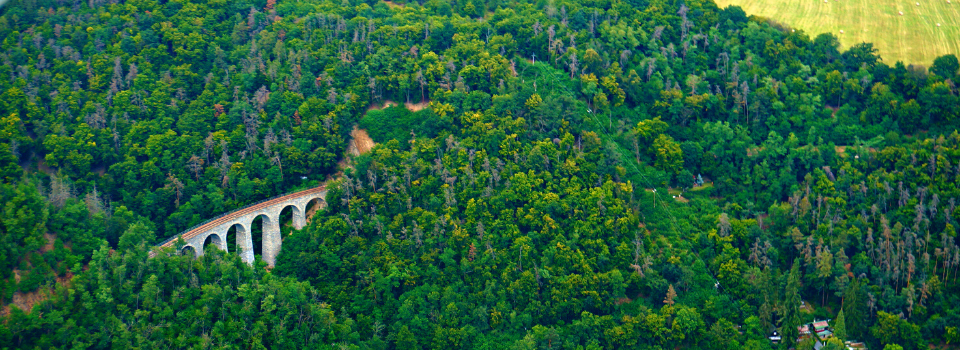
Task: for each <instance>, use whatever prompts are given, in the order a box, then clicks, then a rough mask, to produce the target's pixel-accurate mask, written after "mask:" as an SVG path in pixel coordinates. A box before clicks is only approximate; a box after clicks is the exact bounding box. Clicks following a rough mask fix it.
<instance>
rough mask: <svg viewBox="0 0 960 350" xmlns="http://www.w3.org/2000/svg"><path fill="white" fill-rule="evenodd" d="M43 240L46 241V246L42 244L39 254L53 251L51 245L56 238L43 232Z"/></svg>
mask: <svg viewBox="0 0 960 350" xmlns="http://www.w3.org/2000/svg"><path fill="white" fill-rule="evenodd" d="M43 238H44V239H46V240H47V244H44V245H43V247H40V252H41V253H46V252H49V251H51V250H53V243H54V242H56V241H57V236H54V235H53V234H52V233H50V232H44V233H43Z"/></svg>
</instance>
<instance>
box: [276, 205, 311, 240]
mask: <svg viewBox="0 0 960 350" xmlns="http://www.w3.org/2000/svg"><path fill="white" fill-rule="evenodd" d="M278 223H279V224H280V233H281V235H282V236H283V237H286V236H288V235H290V234H292V233H293V231H295V230H298V229H301V228H303V225H304V224H305V223H304V221H303V210H302V209H301V208H300V207H298V206H296V205H293V204H291V205H287V206H285V207H283V209H281V210H280V215H279V216H278Z"/></svg>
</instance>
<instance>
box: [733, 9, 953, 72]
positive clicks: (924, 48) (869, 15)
mask: <svg viewBox="0 0 960 350" xmlns="http://www.w3.org/2000/svg"><path fill="white" fill-rule="evenodd" d="M947 1H948V0H899V1H898V0H869V1H868V0H826V1H824V0H717V5H718V6H720V7H721V8H722V7H726V6H728V5H736V6H740V7H741V8H743V10H744V11H745V12H746V13H747V14H748V15H757V16H762V17H766V18H769V19H772V20H774V21H777V22H781V23H784V24H786V25H789V26H791V27H794V28H797V29H803V30H804V31H806V32H807V34H809V35H810V38H811V39H813V38H814V37H816V36H817V35H819V34H820V33H833V34H834V35H836V36H837V37H838V38H840V44H841V47H842V48H841V49H846V48H849V47H851V46H853V45H855V44H858V43H861V42H868V43H873V45H874V47H875V48H877V49H878V50H879V53H880V57H882V58H883V61H884V62H885V63H886V64H888V65H891V66H893V65H894V63H896V62H897V61H903V63H904V64H907V65H909V64H922V65H925V66H930V65H931V64H932V63H933V60H934V59H935V58H937V57H939V56H943V55H946V54H955V55H960V0H951V3H948V2H947ZM901 13H902V15H901ZM938 24H939V26H938ZM841 30H842V31H843V33H841V32H840V31H841Z"/></svg>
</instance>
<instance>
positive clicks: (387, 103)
mask: <svg viewBox="0 0 960 350" xmlns="http://www.w3.org/2000/svg"><path fill="white" fill-rule="evenodd" d="M397 105H398V104H397V103H396V102H393V101H390V100H383V101H381V102H380V103H374V102H371V103H370V105H369V106H367V112H369V111H372V110H378V109H384V108H387V107H392V106H397Z"/></svg>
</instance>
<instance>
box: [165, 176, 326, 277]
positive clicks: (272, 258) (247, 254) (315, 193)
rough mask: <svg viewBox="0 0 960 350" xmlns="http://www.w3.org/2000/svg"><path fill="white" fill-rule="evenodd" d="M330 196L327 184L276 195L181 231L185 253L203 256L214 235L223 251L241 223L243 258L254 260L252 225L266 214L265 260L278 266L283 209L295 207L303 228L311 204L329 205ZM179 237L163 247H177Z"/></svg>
mask: <svg viewBox="0 0 960 350" xmlns="http://www.w3.org/2000/svg"><path fill="white" fill-rule="evenodd" d="M326 195H327V189H326V186H320V187H316V188H312V189H309V190H304V191H300V192H296V193H291V194H288V195H285V196H282V197H278V198H274V199H271V200H268V201H265V202H263V203H258V204H254V205H251V206H249V207H246V208H242V209H239V210H236V211H234V212H231V213H229V214H227V215H224V216H222V217H220V218H217V219H215V220H211V221H209V222H207V223H204V224H202V225H200V226H199V227H196V228H194V229H192V230H189V231H187V232H183V233H181V234H180V235H179V236H181V237H183V240H184V241H185V242H186V244H185V245H184V246H183V247H181V248H180V251H181V252H187V251H192V252H193V253H194V254H196V256H201V255H203V248H204V247H203V243H204V242H206V240H207V238H208V237H209V238H210V242H211V244H213V245H215V246H216V247H218V248H219V249H221V250H224V251H226V250H227V241H226V237H227V231H229V230H230V228H231V227H233V226H237V246H238V249H239V250H240V252H239V253H240V257H241V259H243V261H245V262H247V263H253V259H254V257H253V237H251V235H250V233H251V225H253V220H254V219H256V218H257V217H259V216H263V239H262V242H263V246H262V248H263V249H261V251H262V253H263V260H264V261H266V262H267V265H269V266H271V267H272V266H274V264H275V263H276V261H277V255H278V254H279V253H280V246H281V243H282V237H280V212H281V211H283V209H285V208H287V207H292V209H293V228H294V229H297V230H299V229H301V228H303V226H305V225H306V224H307V219H306V215H305V213H306V210H307V209H308V208H307V205H308V204H310V201H312V200H314V199H319V204H320V206H321V207H324V206H326V202H324V197H326ZM175 245H176V239H173V240H170V241H169V242H166V243H165V244H162V245H161V247H174V246H175Z"/></svg>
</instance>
